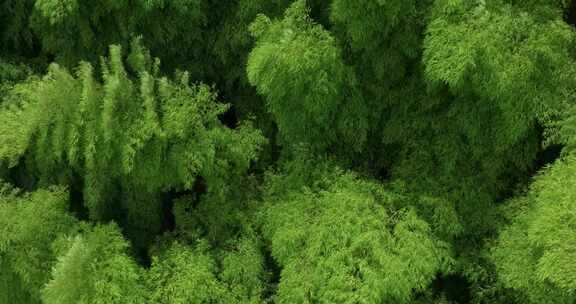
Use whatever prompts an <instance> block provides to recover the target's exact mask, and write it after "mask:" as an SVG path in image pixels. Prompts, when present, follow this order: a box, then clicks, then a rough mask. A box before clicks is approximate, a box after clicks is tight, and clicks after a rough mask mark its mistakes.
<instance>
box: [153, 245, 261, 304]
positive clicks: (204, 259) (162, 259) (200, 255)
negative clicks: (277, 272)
mask: <svg viewBox="0 0 576 304" xmlns="http://www.w3.org/2000/svg"><path fill="white" fill-rule="evenodd" d="M256 246H257V243H255V241H254V240H253V239H251V238H243V239H241V240H239V241H238V242H237V243H236V244H234V247H232V248H233V249H231V250H227V251H223V252H222V253H221V254H220V256H221V258H218V256H217V254H216V253H214V252H213V251H212V250H210V248H209V245H208V243H206V242H205V241H198V242H197V244H195V245H194V246H193V247H190V246H186V245H183V244H180V243H178V242H174V243H172V244H171V245H170V246H169V247H168V249H167V250H166V251H165V252H164V253H162V254H161V255H159V256H154V257H153V263H152V268H151V269H150V271H149V272H148V273H147V277H146V282H147V284H148V286H149V289H150V290H151V295H150V299H149V302H150V303H261V300H260V295H261V292H262V290H263V287H264V286H263V284H262V281H261V280H262V276H263V269H262V268H263V265H262V264H263V261H262V256H261V255H260V253H259V252H258V248H257V247H256Z"/></svg>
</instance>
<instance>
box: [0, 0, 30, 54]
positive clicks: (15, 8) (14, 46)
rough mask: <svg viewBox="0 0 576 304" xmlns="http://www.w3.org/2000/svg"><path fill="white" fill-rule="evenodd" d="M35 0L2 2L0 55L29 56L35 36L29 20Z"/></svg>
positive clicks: (8, 0)
mask: <svg viewBox="0 0 576 304" xmlns="http://www.w3.org/2000/svg"><path fill="white" fill-rule="evenodd" d="M33 5H34V1H33V0H2V1H0V54H1V55H12V56H17V55H19V54H24V55H28V54H27V53H29V52H30V51H31V49H32V47H33V44H34V36H33V33H32V30H31V29H30V27H29V26H28V25H29V22H28V19H29V17H30V14H31V12H32V7H33Z"/></svg>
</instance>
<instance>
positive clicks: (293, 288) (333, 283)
mask: <svg viewBox="0 0 576 304" xmlns="http://www.w3.org/2000/svg"><path fill="white" fill-rule="evenodd" d="M326 178H327V182H328V183H329V186H328V187H327V188H326V189H323V190H322V191H319V192H312V191H311V190H309V189H306V188H304V189H303V190H302V191H301V192H292V193H291V194H289V195H286V197H282V198H279V199H278V200H276V201H274V202H271V203H270V206H269V207H268V208H267V209H266V211H265V215H264V217H265V219H264V223H265V231H266V235H267V238H268V239H269V241H270V243H271V248H272V256H273V257H274V259H275V260H276V261H277V263H278V264H279V265H281V266H282V267H283V268H282V273H281V278H282V279H281V281H280V284H279V286H278V293H277V295H276V298H275V301H276V302H277V303H310V302H319V303H382V302H396V303H410V301H411V300H412V299H413V294H414V293H415V292H419V291H422V290H424V289H425V288H426V287H427V286H428V284H429V283H430V282H431V280H432V279H433V278H434V275H435V274H436V272H438V271H441V269H444V268H443V267H446V266H447V264H446V262H447V251H446V248H444V244H442V243H441V242H438V241H436V240H435V239H434V237H433V236H432V234H431V229H430V226H429V225H428V224H427V223H426V222H424V221H423V220H422V219H420V218H419V217H418V215H417V214H416V212H415V210H414V209H413V208H410V207H409V206H404V207H403V208H399V209H396V208H393V205H394V204H393V202H392V200H393V199H394V198H393V196H392V195H390V194H389V193H386V192H384V191H382V189H380V188H379V187H378V186H376V185H374V184H372V183H369V182H364V181H358V180H356V179H355V178H354V177H353V176H352V175H349V174H342V173H340V174H338V173H336V175H332V176H326Z"/></svg>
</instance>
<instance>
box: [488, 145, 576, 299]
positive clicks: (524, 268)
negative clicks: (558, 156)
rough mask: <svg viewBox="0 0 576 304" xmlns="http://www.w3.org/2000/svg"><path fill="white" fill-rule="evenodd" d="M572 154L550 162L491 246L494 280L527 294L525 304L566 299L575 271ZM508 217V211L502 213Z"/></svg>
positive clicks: (571, 292) (571, 291)
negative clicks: (549, 165) (495, 271)
mask: <svg viewBox="0 0 576 304" xmlns="http://www.w3.org/2000/svg"><path fill="white" fill-rule="evenodd" d="M575 172H576V162H575V159H574V157H573V156H570V157H568V158H567V159H565V160H562V161H558V162H556V163H555V164H554V165H553V166H552V167H550V168H549V169H547V170H546V171H545V172H543V173H542V174H541V175H540V176H538V178H537V179H536V180H535V182H534V183H533V184H532V185H531V189H530V192H529V193H528V195H527V196H525V197H522V198H518V199H516V200H514V201H512V202H510V203H509V204H511V205H512V206H514V207H515V208H514V209H513V210H514V212H513V213H512V215H511V221H512V222H511V224H510V225H509V226H507V227H506V228H505V229H504V230H503V231H502V232H501V234H500V238H499V239H498V243H497V244H496V246H495V247H494V249H493V258H494V261H495V263H496V265H497V266H498V269H499V278H500V279H501V280H502V281H503V283H504V284H506V285H507V286H509V287H510V288H514V289H518V290H521V291H522V292H524V293H526V294H527V295H528V298H529V300H530V303H572V302H573V301H574V299H576V297H575V296H576V295H574V290H575V284H576V270H575V269H574V268H573V266H572V265H573V263H572V261H573V260H574V253H575V252H576V243H575V241H574V235H575V234H576V230H575V226H574V223H575V221H576V216H575V215H574V206H573V204H574V201H575V199H574V195H575V194H574V191H573V190H571V189H573V188H574V183H575V182H576V180H575V178H574V176H575V175H574V173H575ZM508 214H509V215H510V212H508Z"/></svg>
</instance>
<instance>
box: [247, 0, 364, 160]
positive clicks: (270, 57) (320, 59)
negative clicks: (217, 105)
mask: <svg viewBox="0 0 576 304" xmlns="http://www.w3.org/2000/svg"><path fill="white" fill-rule="evenodd" d="M251 30H252V33H253V35H254V36H255V37H256V39H257V42H256V46H255V48H254V49H253V50H252V52H251V53H250V56H249V58H248V66H247V73H248V80H249V81H250V83H251V84H252V85H254V86H255V87H256V89H257V90H258V93H259V94H261V95H262V96H264V98H265V99H266V106H267V109H268V111H269V112H270V113H272V115H273V116H274V119H275V121H276V123H277V125H278V129H279V131H280V134H281V138H282V143H283V144H284V145H288V144H289V145H292V146H294V145H295V144H298V143H308V144H311V145H312V146H313V147H316V148H318V149H320V150H322V149H326V148H328V147H330V146H334V145H335V144H337V143H339V144H340V145H345V146H346V147H347V149H352V150H359V149H361V148H362V145H363V144H364V142H365V140H366V132H367V125H366V116H367V115H368V109H367V108H366V107H365V105H364V103H363V102H362V98H361V96H360V94H359V93H358V92H357V88H356V80H355V78H354V74H352V73H351V69H350V68H349V67H347V66H346V65H345V64H344V62H343V58H342V54H341V51H340V48H339V47H338V45H337V43H336V41H335V39H334V38H333V37H332V35H330V33H329V32H328V31H326V30H325V29H324V28H322V26H320V25H318V24H316V23H314V21H312V20H311V19H310V17H309V16H308V11H307V7H306V2H305V1H302V0H301V1H296V2H295V3H294V4H292V5H291V6H290V8H289V9H288V10H287V11H286V13H285V16H284V18H283V19H282V20H277V21H271V20H269V19H268V18H267V17H265V16H263V15H260V16H259V17H258V18H257V20H256V21H255V22H254V23H253V24H252V26H251Z"/></svg>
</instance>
